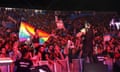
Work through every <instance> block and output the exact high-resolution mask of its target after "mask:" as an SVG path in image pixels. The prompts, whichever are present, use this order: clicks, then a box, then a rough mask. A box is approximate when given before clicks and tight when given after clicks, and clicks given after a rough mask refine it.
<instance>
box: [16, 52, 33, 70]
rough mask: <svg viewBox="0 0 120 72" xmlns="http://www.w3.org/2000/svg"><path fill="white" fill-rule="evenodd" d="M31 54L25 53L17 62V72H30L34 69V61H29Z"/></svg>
mask: <svg viewBox="0 0 120 72" xmlns="http://www.w3.org/2000/svg"><path fill="white" fill-rule="evenodd" d="M28 53H29V52H25V53H24V54H23V56H22V58H21V59H19V60H16V61H15V66H16V67H17V69H16V72H30V71H31V70H30V68H32V65H33V63H32V61H31V60H30V59H29V54H28Z"/></svg>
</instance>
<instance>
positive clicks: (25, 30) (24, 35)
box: [19, 22, 50, 44]
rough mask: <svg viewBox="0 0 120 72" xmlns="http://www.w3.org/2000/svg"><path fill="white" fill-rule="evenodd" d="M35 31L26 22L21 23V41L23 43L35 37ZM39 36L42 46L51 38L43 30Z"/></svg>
mask: <svg viewBox="0 0 120 72" xmlns="http://www.w3.org/2000/svg"><path fill="white" fill-rule="evenodd" d="M34 30H35V27H33V26H31V25H30V24H28V23H26V22H21V25H20V30H19V41H21V42H22V41H26V40H28V39H30V37H31V36H32V35H35V31H34ZM38 35H39V37H40V39H39V43H40V44H44V42H46V41H47V40H48V38H49V36H50V35H49V34H48V33H46V32H44V31H42V30H38Z"/></svg>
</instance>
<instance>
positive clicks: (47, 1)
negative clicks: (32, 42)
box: [0, 0, 120, 15]
mask: <svg viewBox="0 0 120 72" xmlns="http://www.w3.org/2000/svg"><path fill="white" fill-rule="evenodd" d="M118 1H119V0H0V7H12V8H28V9H43V10H62V11H76V10H80V11H117V12H118V14H119V15H120V11H119V9H120V8H119V7H120V6H119V2H118Z"/></svg>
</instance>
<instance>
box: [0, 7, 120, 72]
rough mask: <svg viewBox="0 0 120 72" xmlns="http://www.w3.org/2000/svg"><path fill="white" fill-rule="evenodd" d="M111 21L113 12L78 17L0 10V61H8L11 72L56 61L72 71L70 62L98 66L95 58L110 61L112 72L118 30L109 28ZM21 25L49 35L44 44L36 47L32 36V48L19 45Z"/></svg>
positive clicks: (118, 53)
mask: <svg viewBox="0 0 120 72" xmlns="http://www.w3.org/2000/svg"><path fill="white" fill-rule="evenodd" d="M88 13H89V12H88ZM90 14H91V13H90ZM55 16H58V18H59V19H61V20H62V21H63V24H64V28H61V29H58V27H57V25H56V20H55ZM113 17H117V14H116V13H114V12H113V13H112V12H111V13H109V12H108V13H107V12H106V13H102V12H101V13H99V12H98V13H97V12H93V13H92V14H91V15H86V16H85V15H84V16H82V15H81V13H80V12H79V11H78V12H76V11H75V12H74V11H70V12H67V11H65V12H64V11H63V12H61V13H59V12H58V14H56V13H55V12H54V11H44V12H43V13H42V12H37V13H36V12H35V11H34V10H32V9H12V10H10V9H6V8H0V58H4V57H10V58H12V60H13V61H14V63H13V64H12V65H11V71H12V72H15V71H16V72H22V71H26V72H30V71H29V70H27V68H30V67H32V66H39V61H48V62H49V63H50V64H54V62H55V61H58V63H59V64H60V65H61V66H64V65H63V64H62V63H61V62H60V61H59V60H68V61H69V64H70V67H71V68H72V67H73V65H72V59H81V58H84V59H85V60H86V61H87V60H89V61H90V62H98V59H97V56H104V58H105V59H109V60H111V62H112V63H113V65H112V66H115V68H116V67H120V66H118V65H119V64H118V63H119V60H120V30H117V29H116V28H111V27H109V23H110V20H111V19H112V18H113ZM21 21H25V22H28V23H29V24H31V25H32V26H34V27H35V28H36V29H41V30H43V31H45V32H47V33H49V34H50V37H49V39H48V41H46V42H45V43H44V44H43V45H40V44H39V40H38V38H37V36H34V37H33V39H32V45H31V44H28V43H26V42H20V41H19V27H20V22H21ZM89 25H90V26H89ZM83 29H85V30H86V31H82V30H83ZM36 32H37V31H36ZM19 62H21V63H19ZM22 62H24V63H22ZM117 62H118V63H117ZM16 67H17V68H16ZM22 67H25V69H24V68H22ZM113 69H114V68H113ZM21 70H22V71H21ZM115 70H116V69H115ZM115 70H114V71H115ZM72 72H74V71H72ZM115 72H117V71H115Z"/></svg>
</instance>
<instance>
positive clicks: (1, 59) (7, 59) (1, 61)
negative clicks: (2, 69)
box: [0, 58, 13, 63]
mask: <svg viewBox="0 0 120 72" xmlns="http://www.w3.org/2000/svg"><path fill="white" fill-rule="evenodd" d="M12 62H13V60H12V59H10V58H0V63H12Z"/></svg>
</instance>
